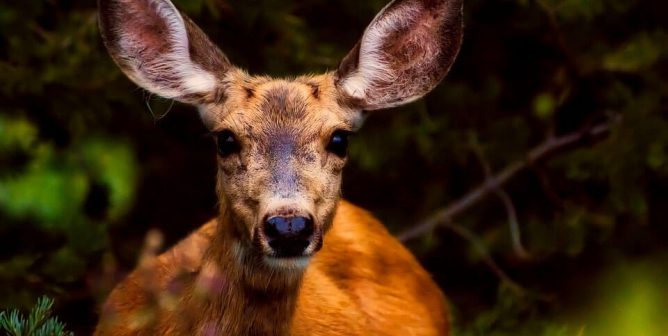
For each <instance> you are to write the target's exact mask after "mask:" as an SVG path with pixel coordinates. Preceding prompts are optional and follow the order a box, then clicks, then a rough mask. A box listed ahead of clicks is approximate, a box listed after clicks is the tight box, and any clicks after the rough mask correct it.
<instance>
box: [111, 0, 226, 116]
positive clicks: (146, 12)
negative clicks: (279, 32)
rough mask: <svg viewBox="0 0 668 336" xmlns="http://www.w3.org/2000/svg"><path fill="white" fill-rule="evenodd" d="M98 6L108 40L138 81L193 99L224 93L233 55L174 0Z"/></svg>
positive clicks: (119, 60) (126, 0)
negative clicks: (225, 76) (189, 17)
mask: <svg viewBox="0 0 668 336" xmlns="http://www.w3.org/2000/svg"><path fill="white" fill-rule="evenodd" d="M98 8H99V22H100V30H101V33H102V39H103V41H104V45H105V46H106V47H107V50H108V51H109V54H111V57H112V58H113V59H114V61H115V62H116V64H118V66H119V67H120V68H121V70H123V72H124V73H125V74H126V75H127V76H128V77H129V78H130V79H131V80H132V81H134V82H135V83H136V84H137V85H139V86H141V87H143V88H144V89H146V90H148V91H151V92H153V93H155V94H158V95H160V96H163V97H165V98H171V99H176V100H179V101H182V102H186V103H190V104H204V103H209V102H213V101H215V100H217V99H219V98H220V95H221V94H222V93H221V90H222V89H221V80H222V79H223V76H224V75H225V73H226V72H227V71H229V70H230V69H231V68H232V66H231V64H230V62H229V60H228V59H227V57H225V55H224V54H223V53H222V52H221V51H220V50H219V49H218V48H217V47H216V46H215V45H214V44H213V43H212V42H211V41H210V40H209V39H208V38H207V36H206V35H205V34H204V33H203V32H202V31H201V30H200V29H199V28H198V27H197V26H196V25H195V24H194V23H193V22H192V21H191V20H190V19H188V18H187V17H186V16H185V15H182V14H181V13H179V11H178V10H177V9H176V7H174V5H173V4H172V3H171V2H170V1H169V0H99V1H98Z"/></svg>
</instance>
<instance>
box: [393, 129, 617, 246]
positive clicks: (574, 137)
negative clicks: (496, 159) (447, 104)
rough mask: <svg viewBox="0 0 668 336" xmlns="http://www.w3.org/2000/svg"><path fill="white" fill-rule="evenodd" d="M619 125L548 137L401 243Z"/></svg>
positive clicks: (407, 234)
mask: <svg viewBox="0 0 668 336" xmlns="http://www.w3.org/2000/svg"><path fill="white" fill-rule="evenodd" d="M616 121H617V120H615V119H614V118H613V119H612V120H611V121H609V122H606V123H603V124H600V125H597V126H593V127H588V128H584V129H581V130H579V131H576V132H573V133H568V134H565V135H561V136H557V137H549V138H548V139H547V140H545V141H544V142H543V143H541V144H540V145H538V146H536V147H534V148H533V149H532V150H530V151H529V153H527V155H526V157H524V158H523V159H521V160H517V161H514V162H512V163H510V164H509V165H508V166H506V168H504V169H503V170H501V171H500V172H499V173H498V174H496V175H494V176H492V177H490V178H488V179H486V180H485V182H483V183H482V184H481V185H479V186H478V187H476V188H475V189H473V190H471V191H470V192H469V193H467V194H466V195H464V196H463V197H461V198H460V199H458V200H457V201H455V202H454V203H452V204H450V205H449V206H446V207H444V208H441V209H439V210H437V211H436V212H435V213H434V214H433V215H431V216H429V217H428V218H427V219H425V220H423V221H422V222H420V223H418V224H417V225H415V226H414V227H412V228H410V229H408V230H406V231H404V232H402V233H400V234H399V235H398V236H397V238H399V240H401V241H408V240H411V239H414V238H417V237H419V236H421V235H423V234H425V233H427V232H429V231H431V230H433V229H434V228H436V227H437V226H439V225H442V224H444V223H447V222H449V221H451V220H452V219H453V218H454V217H455V216H457V215H460V214H462V213H463V212H464V211H466V210H468V209H469V208H471V207H472V206H473V205H475V204H477V203H478V202H480V201H481V200H483V199H484V198H485V197H486V196H487V195H489V194H490V193H492V192H494V191H495V190H497V189H498V188H499V187H500V186H502V185H504V184H505V183H506V182H508V180H510V179H511V178H513V177H514V176H516V175H517V174H518V173H519V172H520V171H522V170H523V169H524V168H526V167H528V166H529V165H530V164H531V163H532V162H535V161H538V160H541V159H543V158H544V157H546V156H547V155H549V154H551V153H554V152H556V151H558V150H560V149H563V148H566V147H568V146H571V145H574V144H576V143H578V142H580V141H582V140H583V139H587V138H592V137H597V136H600V135H602V134H604V133H607V132H608V131H609V130H610V127H611V124H612V123H613V122H616Z"/></svg>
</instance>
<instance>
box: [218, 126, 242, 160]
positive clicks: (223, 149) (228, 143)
mask: <svg viewBox="0 0 668 336" xmlns="http://www.w3.org/2000/svg"><path fill="white" fill-rule="evenodd" d="M216 143H217V145H218V154H219V155H220V157H222V158H225V157H228V156H230V155H232V154H235V153H238V152H239V151H240V150H241V146H240V145H239V142H238V141H237V138H236V137H235V136H234V133H232V131H229V130H224V131H222V132H220V133H218V134H217V135H216Z"/></svg>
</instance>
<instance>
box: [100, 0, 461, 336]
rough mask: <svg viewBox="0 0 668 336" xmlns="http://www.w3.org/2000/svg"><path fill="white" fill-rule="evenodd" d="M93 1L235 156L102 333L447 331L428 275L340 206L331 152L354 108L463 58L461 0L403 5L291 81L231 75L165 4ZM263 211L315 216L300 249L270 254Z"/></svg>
mask: <svg viewBox="0 0 668 336" xmlns="http://www.w3.org/2000/svg"><path fill="white" fill-rule="evenodd" d="M99 4H100V18H101V19H100V26H101V30H102V35H103V40H104V42H105V45H106V46H107V48H108V50H109V53H110V54H111V56H112V58H113V59H114V60H115V61H116V63H118V65H119V66H120V68H121V69H122V70H123V71H124V72H125V73H126V74H127V75H128V77H129V78H130V79H132V80H134V81H135V82H136V83H137V84H139V85H141V86H143V87H144V88H146V89H148V90H152V91H153V92H155V93H157V94H161V95H163V96H166V97H169V98H174V99H177V100H180V101H183V102H187V103H192V104H196V105H198V107H199V110H200V115H201V117H202V119H203V121H204V123H205V124H206V125H207V127H209V128H210V129H211V130H212V133H213V134H219V135H225V138H224V139H223V140H219V141H227V139H233V140H234V141H233V143H234V144H235V147H234V148H236V149H235V150H234V151H233V152H230V153H227V154H221V155H220V156H219V158H218V168H219V169H218V183H217V191H218V195H219V200H220V215H219V216H218V218H217V219H215V220H212V221H211V222H209V223H207V224H205V225H204V226H203V227H202V228H201V229H199V230H198V231H197V232H195V233H193V234H192V235H191V236H190V237H188V238H186V239H185V240H183V241H182V242H180V243H179V244H177V245H176V246H175V247H173V248H172V249H171V250H169V251H167V252H166V253H164V254H162V255H160V256H158V257H148V258H144V259H143V260H142V262H141V263H140V265H139V267H138V268H137V269H136V270H135V271H134V272H133V273H131V274H130V275H129V276H128V278H127V279H126V280H125V281H123V282H122V283H121V284H119V285H118V287H116V289H114V291H113V292H112V294H111V296H110V297H109V299H108V300H107V302H106V303H105V305H104V308H103V310H102V314H101V319H100V324H99V325H98V328H97V330H96V335H155V334H159V335H276V336H279V335H281V336H287V335H292V336H295V335H323V336H325V335H327V336H329V335H418V336H430V335H448V332H449V321H448V314H447V308H446V304H445V299H444V297H443V294H442V293H441V292H440V290H439V289H438V287H437V286H436V285H435V284H434V282H433V281H432V280H431V278H430V277H429V275H428V274H427V273H426V272H425V271H424V270H423V269H422V268H421V267H420V265H419V264H418V263H417V262H416V261H415V259H414V258H413V257H412V256H411V254H410V253H409V252H408V251H407V250H406V249H405V248H404V247H403V246H402V245H401V244H400V243H399V242H398V241H397V240H396V239H394V238H393V237H392V236H390V235H389V234H388V232H387V231H386V230H385V229H384V228H383V226H382V225H381V224H380V223H379V222H378V221H377V220H376V219H374V218H373V217H372V216H370V215H369V214H368V213H366V212H365V211H363V210H361V209H359V208H357V207H355V206H353V205H351V204H349V203H346V202H345V201H341V173H342V170H343V167H344V166H345V163H346V157H345V155H344V153H341V152H339V151H332V150H330V149H329V147H328V146H329V145H328V144H329V143H330V141H332V137H333V135H334V134H345V133H350V132H354V131H357V130H358V129H359V128H360V126H361V124H362V121H363V119H364V116H365V113H364V111H362V109H363V108H369V109H377V108H382V107H388V106H395V105H398V104H401V103H405V102H408V101H410V100H413V99H417V98H418V97H420V96H422V95H424V94H425V93H427V92H428V91H429V90H431V89H432V88H433V87H434V86H435V85H437V84H438V82H439V81H440V80H441V78H442V77H443V76H444V75H445V73H446V72H447V70H448V69H449V68H450V65H451V64H452V61H453V60H454V57H455V55H456V54H457V51H458V50H459V43H460V41H461V0H396V1H395V2H392V3H391V4H390V5H389V6H387V7H386V8H385V9H384V10H383V12H382V13H381V15H379V16H378V17H377V18H376V19H375V20H374V21H373V22H372V24H371V26H370V28H369V29H367V33H365V35H364V36H363V39H362V42H361V43H358V44H357V46H356V47H355V48H354V49H353V51H351V53H350V54H349V55H348V56H347V57H346V58H345V60H344V61H343V62H342V65H341V67H340V68H339V69H338V70H337V71H335V72H331V73H326V74H323V75H317V76H302V77H297V78H292V79H272V78H269V77H262V76H251V75H249V74H247V73H245V72H244V71H242V70H239V69H237V68H235V67H234V66H232V65H231V64H230V63H229V61H228V60H227V58H226V57H225V55H224V54H223V53H222V52H221V51H220V50H218V49H217V48H216V47H215V46H214V45H213V43H211V41H209V40H208V38H207V37H206V35H205V34H204V33H203V32H202V31H201V30H200V29H199V28H198V27H197V26H196V25H195V24H194V23H193V22H192V21H190V19H188V18H187V17H185V16H183V15H181V14H180V13H179V12H178V11H177V10H176V9H175V8H174V7H173V5H172V4H171V3H170V2H168V0H99ZM365 41H366V42H365ZM365 43H366V44H365ZM369 46H374V47H373V48H370V47H369ZM360 53H362V54H360ZM360 55H362V56H364V57H362V56H360ZM369 55H378V57H379V58H380V59H381V61H382V62H380V61H379V62H376V60H375V59H374V58H373V57H369ZM362 58H364V60H362ZM379 67H385V69H380V70H378V69H379ZM377 70H378V71H377ZM376 71H377V72H376ZM393 78H396V79H397V80H394V79H393ZM342 81H343V82H346V83H347V84H341V82H342ZM230 134H231V135H232V138H230ZM225 143H228V142H225ZM221 153H222V152H221ZM272 216H280V217H290V216H292V217H300V218H302V219H308V220H311V221H312V223H313V228H312V234H311V233H310V231H309V235H308V237H307V240H306V239H305V240H303V241H300V242H299V243H300V244H302V243H305V244H308V245H307V246H306V247H305V248H304V250H303V252H298V253H301V254H300V255H297V256H296V257H290V258H283V257H278V256H277V255H276V252H275V251H274V248H273V247H272V246H271V245H270V243H269V238H267V234H266V226H267V225H268V224H267V218H271V217H272ZM290 225H292V224H290ZM289 243H290V244H294V240H291V241H289ZM305 244H304V245H305ZM293 246H302V245H290V246H289V247H293ZM300 249H301V247H300ZM299 251H301V250H299Z"/></svg>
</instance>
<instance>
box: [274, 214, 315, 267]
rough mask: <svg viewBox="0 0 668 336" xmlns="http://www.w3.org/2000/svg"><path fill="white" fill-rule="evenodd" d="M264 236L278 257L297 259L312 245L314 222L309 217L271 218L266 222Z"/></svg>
mask: <svg viewBox="0 0 668 336" xmlns="http://www.w3.org/2000/svg"><path fill="white" fill-rule="evenodd" d="M264 236H265V237H266V238H267V242H268V243H269V246H271V248H272V249H273V250H274V253H275V254H276V257H297V256H301V255H302V254H303V253H304V250H305V249H306V247H308V245H309V244H310V243H311V237H312V236H313V220H311V219H310V218H307V217H282V216H275V217H270V218H268V219H267V220H265V222H264Z"/></svg>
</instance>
